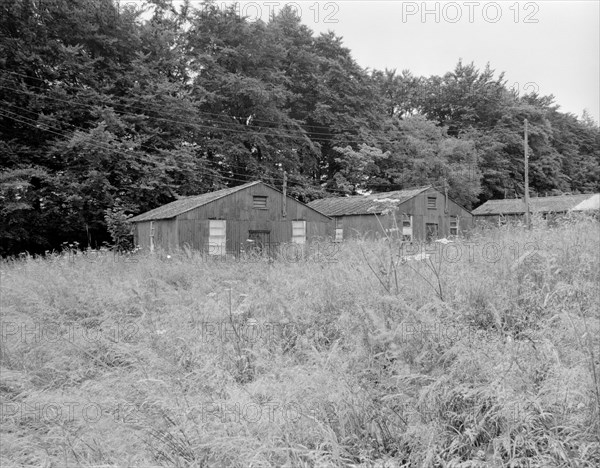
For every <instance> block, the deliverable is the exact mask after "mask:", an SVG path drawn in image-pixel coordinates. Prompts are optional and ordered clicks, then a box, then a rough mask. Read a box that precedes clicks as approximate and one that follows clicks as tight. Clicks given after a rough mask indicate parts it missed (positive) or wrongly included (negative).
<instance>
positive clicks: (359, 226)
mask: <svg viewBox="0 0 600 468" xmlns="http://www.w3.org/2000/svg"><path fill="white" fill-rule="evenodd" d="M434 196H435V197H436V208H435V209H430V208H428V207H427V198H428V197H434ZM402 214H409V215H412V217H413V240H425V238H426V224H427V223H433V224H437V225H438V233H439V237H447V236H449V235H450V217H451V216H458V220H459V226H458V227H459V233H460V234H465V233H466V232H467V231H469V230H470V229H472V227H473V215H471V213H470V212H469V211H467V210H465V209H464V208H463V207H461V206H460V205H458V204H457V203H455V202H453V201H452V200H450V199H448V213H445V196H444V194H442V193H440V192H438V191H437V190H435V189H430V190H427V191H425V192H423V193H421V194H419V195H417V196H416V197H414V198H412V199H410V200H408V201H406V202H405V203H402V204H401V205H400V206H399V207H398V209H397V210H396V220H397V222H398V226H396V225H395V222H394V218H393V216H392V215H391V214H390V215H378V216H379V221H378V220H377V216H375V215H371V214H369V215H352V216H342V217H338V220H340V219H341V222H342V226H343V229H344V239H348V238H358V237H363V236H364V237H366V238H371V239H372V238H381V237H385V233H384V231H383V229H382V226H383V228H384V229H389V230H390V231H388V232H393V231H391V230H393V229H395V228H396V227H398V228H400V229H401V228H402ZM334 223H335V221H334ZM338 223H339V221H338ZM394 234H396V233H394Z"/></svg>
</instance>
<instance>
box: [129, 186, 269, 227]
mask: <svg viewBox="0 0 600 468" xmlns="http://www.w3.org/2000/svg"><path fill="white" fill-rule="evenodd" d="M260 183H262V182H260V181H254V182H249V183H247V184H244V185H238V186H237V187H233V188H226V189H222V190H217V191H216V192H209V193H204V194H202V195H195V196H192V197H184V198H180V199H179V200H175V201H174V202H171V203H167V204H166V205H163V206H159V207H158V208H154V209H153V210H150V211H147V212H146V213H142V214H139V215H137V216H134V217H133V218H131V221H133V222H136V221H152V220H157V219H169V218H174V217H175V216H177V215H180V214H181V213H185V212H186V211H190V210H193V209H194V208H198V207H200V206H203V205H206V204H207V203H210V202H212V201H215V200H217V199H218V198H222V197H226V196H227V195H231V194H232V193H235V192H238V191H240V190H243V189H246V188H248V187H252V186H253V185H256V184H260Z"/></svg>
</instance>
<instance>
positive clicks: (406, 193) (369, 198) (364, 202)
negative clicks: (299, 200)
mask: <svg viewBox="0 0 600 468" xmlns="http://www.w3.org/2000/svg"><path fill="white" fill-rule="evenodd" d="M430 188H431V186H430V185H428V186H426V187H418V188H412V189H407V190H396V191H395V192H384V193H373V194H371V195H357V196H353V197H331V198H322V199H320V200H314V201H312V202H310V203H309V204H308V206H310V207H311V208H314V209H316V210H317V211H320V212H321V213H324V214H326V215H327V216H347V215H363V214H380V213H381V212H382V211H383V210H384V209H385V208H386V203H383V202H379V201H377V200H386V199H392V200H398V202H397V203H398V204H402V203H404V202H406V201H408V200H410V199H411V198H414V197H416V196H417V195H419V194H420V193H422V192H424V191H426V190H429V189H430Z"/></svg>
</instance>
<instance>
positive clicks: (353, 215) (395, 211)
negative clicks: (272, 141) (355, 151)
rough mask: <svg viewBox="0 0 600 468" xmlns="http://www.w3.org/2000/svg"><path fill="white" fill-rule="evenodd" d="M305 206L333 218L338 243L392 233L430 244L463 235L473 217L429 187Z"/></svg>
mask: <svg viewBox="0 0 600 468" xmlns="http://www.w3.org/2000/svg"><path fill="white" fill-rule="evenodd" d="M308 206H310V207H312V208H315V209H316V210H319V211H320V212H322V213H324V214H326V215H327V216H330V217H332V218H333V219H334V222H335V239H336V240H337V241H341V240H342V239H348V238H352V237H360V238H378V237H384V236H387V235H390V234H394V233H396V235H401V236H402V238H403V239H404V240H406V241H423V240H428V241H429V240H433V239H437V238H440V237H449V236H457V235H459V234H460V233H464V232H466V231H467V230H469V229H470V228H471V227H472V218H473V217H472V215H471V213H470V212H469V211H468V210H467V209H466V208H464V207H462V206H460V205H459V204H458V203H456V202H454V201H453V200H452V199H450V198H449V197H447V196H446V195H445V194H444V193H441V192H439V191H438V190H436V189H435V188H433V187H432V186H426V187H417V188H411V189H407V190H397V191H394V192H384V193H375V194H371V195H359V196H353V197H331V198H323V199H321V200H315V201H313V202H311V203H309V204H308ZM392 207H393V208H392ZM390 208H391V209H390Z"/></svg>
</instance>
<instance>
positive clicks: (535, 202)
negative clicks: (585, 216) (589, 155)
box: [473, 193, 600, 225]
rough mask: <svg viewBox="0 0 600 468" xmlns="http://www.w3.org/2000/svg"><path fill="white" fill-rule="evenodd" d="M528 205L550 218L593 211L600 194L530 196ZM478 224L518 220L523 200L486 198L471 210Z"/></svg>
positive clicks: (597, 204)
mask: <svg viewBox="0 0 600 468" xmlns="http://www.w3.org/2000/svg"><path fill="white" fill-rule="evenodd" d="M529 207H530V210H531V212H532V213H537V214H540V215H541V216H542V217H543V218H544V219H548V220H552V219H553V218H555V217H557V216H561V215H564V214H566V213H575V212H594V211H598V209H599V208H600V194H597V193H596V194H593V193H589V194H583V195H558V196H554V197H531V198H530V199H529ZM473 216H474V217H475V221H476V222H477V223H478V224H495V225H500V224H504V223H510V222H520V221H522V220H523V218H524V217H525V202H524V201H523V199H521V198H514V199H504V200H488V201H486V202H485V203H484V204H483V205H481V206H479V207H477V208H476V209H475V210H473Z"/></svg>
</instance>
